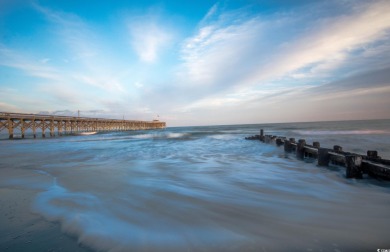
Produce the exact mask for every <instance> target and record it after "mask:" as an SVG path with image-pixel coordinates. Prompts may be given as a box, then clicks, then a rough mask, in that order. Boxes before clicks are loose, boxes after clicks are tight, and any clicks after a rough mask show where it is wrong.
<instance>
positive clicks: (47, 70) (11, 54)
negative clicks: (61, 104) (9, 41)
mask: <svg viewBox="0 0 390 252" xmlns="http://www.w3.org/2000/svg"><path fill="white" fill-rule="evenodd" d="M44 63H45V62H41V61H40V60H38V59H35V58H34V57H33V56H27V55H25V54H24V53H21V52H19V51H15V50H12V49H10V48H7V47H6V46H4V45H2V44H0V65H3V66H7V67H11V68H15V69H19V70H21V71H22V72H23V73H24V74H26V75H29V76H33V77H38V78H42V79H46V80H52V81H53V80H54V81H57V80H59V79H61V75H60V72H59V71H57V70H56V69H55V68H53V67H50V66H47V65H45V64H44Z"/></svg>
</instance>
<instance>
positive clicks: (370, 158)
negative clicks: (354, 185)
mask: <svg viewBox="0 0 390 252" xmlns="http://www.w3.org/2000/svg"><path fill="white" fill-rule="evenodd" d="M245 139H247V140H260V141H261V142H263V143H275V144H276V145H277V146H283V148H284V151H285V152H287V153H294V152H295V155H296V157H297V159H301V160H303V159H308V158H311V159H317V165H318V166H328V165H329V164H333V165H338V166H344V167H345V168H346V173H345V175H346V177H347V178H363V174H369V175H371V176H374V177H380V178H384V179H390V160H388V159H382V158H381V157H380V156H378V152H377V151H375V150H368V151H367V155H362V154H356V153H351V152H345V151H343V148H342V147H341V146H339V145H334V146H333V148H332V149H330V148H322V147H320V143H319V142H313V144H307V143H306V141H305V139H299V140H298V142H296V141H295V138H286V137H281V136H273V135H264V131H263V130H262V129H261V130H260V135H254V136H250V137H246V138H245Z"/></svg>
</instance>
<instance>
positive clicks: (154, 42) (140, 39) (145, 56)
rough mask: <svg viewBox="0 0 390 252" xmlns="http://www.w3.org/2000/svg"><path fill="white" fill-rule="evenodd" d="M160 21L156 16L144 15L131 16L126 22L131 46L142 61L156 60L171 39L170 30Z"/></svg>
mask: <svg viewBox="0 0 390 252" xmlns="http://www.w3.org/2000/svg"><path fill="white" fill-rule="evenodd" d="M160 23H161V22H159V21H158V18H157V17H155V16H152V15H146V16H139V17H136V18H133V19H132V20H131V21H130V22H129V24H128V27H129V32H130V43H131V46H132V47H133V49H134V51H135V52H136V53H137V55H138V57H139V59H140V60H141V61H143V62H146V63H154V62H156V61H157V60H158V58H159V56H160V54H161V53H162V52H163V50H164V49H166V48H167V47H168V46H169V44H170V43H171V42H172V40H173V33H172V31H170V30H169V29H168V28H167V27H166V26H162V25H160Z"/></svg>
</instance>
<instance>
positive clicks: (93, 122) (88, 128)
mask: <svg viewBox="0 0 390 252" xmlns="http://www.w3.org/2000/svg"><path fill="white" fill-rule="evenodd" d="M165 127H166V123H165V122H160V121H158V120H153V121H137V120H119V119H104V118H89V117H72V116H57V115H40V114H25V113H8V112H0V132H1V131H2V130H6V131H8V136H9V139H13V138H14V136H15V133H19V134H20V137H21V138H25V136H26V133H27V132H30V133H31V134H32V136H33V138H36V137H37V133H40V134H42V138H44V137H45V136H46V132H48V133H49V134H50V137H54V136H56V134H57V135H58V136H61V135H63V134H76V133H80V132H100V131H128V130H149V129H163V128H165Z"/></svg>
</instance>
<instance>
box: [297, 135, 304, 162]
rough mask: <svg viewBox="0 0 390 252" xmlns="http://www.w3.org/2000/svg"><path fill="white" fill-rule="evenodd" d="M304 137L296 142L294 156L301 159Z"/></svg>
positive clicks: (302, 156)
mask: <svg viewBox="0 0 390 252" xmlns="http://www.w3.org/2000/svg"><path fill="white" fill-rule="evenodd" d="M305 145H306V141H305V139H299V140H298V143H297V149H296V156H297V158H298V159H303V158H304V156H305Z"/></svg>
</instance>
